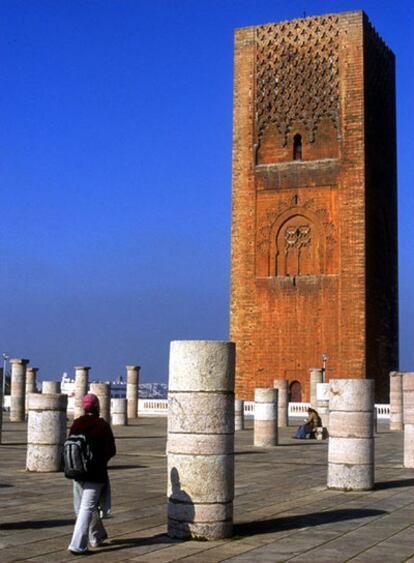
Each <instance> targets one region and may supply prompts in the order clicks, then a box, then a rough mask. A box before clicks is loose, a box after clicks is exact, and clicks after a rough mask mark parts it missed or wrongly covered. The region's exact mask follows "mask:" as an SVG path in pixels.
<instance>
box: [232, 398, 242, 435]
mask: <svg viewBox="0 0 414 563" xmlns="http://www.w3.org/2000/svg"><path fill="white" fill-rule="evenodd" d="M234 430H244V401H241V400H240V399H236V400H235V401H234Z"/></svg>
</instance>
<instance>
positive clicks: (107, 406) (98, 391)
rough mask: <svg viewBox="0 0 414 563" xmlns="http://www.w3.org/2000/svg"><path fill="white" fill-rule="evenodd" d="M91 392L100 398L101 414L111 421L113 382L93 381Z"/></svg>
mask: <svg viewBox="0 0 414 563" xmlns="http://www.w3.org/2000/svg"><path fill="white" fill-rule="evenodd" d="M90 392H91V393H93V394H94V395H96V396H97V397H98V399H99V413H100V414H99V416H100V417H101V418H103V419H104V420H106V422H108V423H109V424H110V423H111V384H110V383H91V384H90Z"/></svg>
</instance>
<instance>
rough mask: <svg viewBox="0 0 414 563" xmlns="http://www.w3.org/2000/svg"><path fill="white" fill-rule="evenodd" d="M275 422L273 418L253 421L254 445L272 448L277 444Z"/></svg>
mask: <svg viewBox="0 0 414 563" xmlns="http://www.w3.org/2000/svg"><path fill="white" fill-rule="evenodd" d="M276 428H277V427H276V422H275V421H274V420H256V421H255V423H254V444H253V445H254V446H258V447H261V448H272V447H273V446H277V443H278V439H277V432H276Z"/></svg>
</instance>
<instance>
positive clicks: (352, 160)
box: [230, 11, 398, 401]
mask: <svg viewBox="0 0 414 563" xmlns="http://www.w3.org/2000/svg"><path fill="white" fill-rule="evenodd" d="M397 301H398V295H397V203H396V140H395V60H394V55H393V53H392V52H391V51H390V50H389V48H388V47H387V46H386V45H385V44H384V42H383V40H382V39H381V37H379V35H378V34H377V32H376V31H375V29H374V28H373V27H372V25H371V24H370V23H369V21H368V19H367V17H366V15H365V14H364V13H363V12H361V11H357V12H346V13H341V14H331V15H326V16H319V17H308V18H304V19H297V20H292V21H285V22H281V23H276V24H268V25H262V26H257V27H248V28H243V29H238V30H237V31H236V34H235V85H234V126H233V223H232V272H231V329H230V331H231V339H232V340H233V341H235V342H236V345H237V371H236V391H237V396H238V398H240V399H251V398H252V396H253V389H254V388H255V387H263V386H272V382H273V379H280V378H285V379H287V380H288V381H289V384H290V387H291V391H292V393H293V394H294V397H293V400H294V399H296V400H297V399H298V398H301V400H309V382H308V379H309V369H310V368H311V367H321V364H322V362H321V355H322V353H326V354H328V356H329V360H328V364H327V378H328V379H329V377H331V378H341V377H345V378H349V377H351V378H355V377H358V378H373V379H375V380H376V395H377V401H378V400H386V397H387V396H388V395H387V394H388V388H387V385H388V372H389V371H390V370H392V369H397V366H398V303H397Z"/></svg>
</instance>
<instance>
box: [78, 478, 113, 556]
mask: <svg viewBox="0 0 414 563" xmlns="http://www.w3.org/2000/svg"><path fill="white" fill-rule="evenodd" d="M104 485H105V483H92V482H90V481H85V482H83V483H77V482H76V481H74V482H73V492H74V495H73V498H74V501H75V502H74V508H75V512H76V514H77V518H76V524H75V529H74V530H73V536H72V540H71V542H70V545H69V547H68V549H70V550H71V551H75V552H77V553H83V552H84V551H87V549H88V541H89V544H90V545H91V546H92V547H96V546H97V545H99V544H100V543H101V542H103V540H105V539H106V538H107V537H108V535H107V533H106V531H105V528H104V526H103V524H102V520H101V519H100V517H99V513H98V510H97V509H98V503H99V497H100V496H101V492H102V489H103V487H104ZM79 487H80V488H81V490H82V499H81V501H80V506H79V507H78V506H77V502H76V499H77V498H79V496H80V495H79V492H80V491H79Z"/></svg>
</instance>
